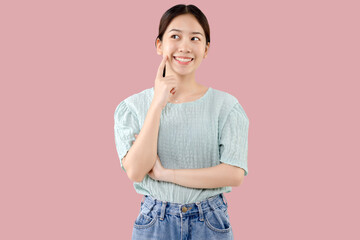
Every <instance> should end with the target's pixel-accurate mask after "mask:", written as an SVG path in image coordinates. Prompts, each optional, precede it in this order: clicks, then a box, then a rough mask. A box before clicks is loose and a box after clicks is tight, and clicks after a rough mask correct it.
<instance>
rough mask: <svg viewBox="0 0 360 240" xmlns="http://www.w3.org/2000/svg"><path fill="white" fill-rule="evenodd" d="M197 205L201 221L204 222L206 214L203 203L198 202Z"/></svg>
mask: <svg viewBox="0 0 360 240" xmlns="http://www.w3.org/2000/svg"><path fill="white" fill-rule="evenodd" d="M195 204H196V206H197V207H198V208H199V215H200V221H204V214H203V210H202V208H201V202H196V203H195Z"/></svg>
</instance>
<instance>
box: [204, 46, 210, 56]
mask: <svg viewBox="0 0 360 240" xmlns="http://www.w3.org/2000/svg"><path fill="white" fill-rule="evenodd" d="M209 48H210V43H208V44H207V45H206V46H205V53H204V58H206V56H207V54H208V52H209Z"/></svg>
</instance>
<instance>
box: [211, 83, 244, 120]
mask: <svg viewBox="0 0 360 240" xmlns="http://www.w3.org/2000/svg"><path fill="white" fill-rule="evenodd" d="M213 93H214V99H215V101H216V103H217V104H218V105H219V107H220V111H219V120H220V123H222V124H224V123H225V122H226V120H227V119H228V117H229V116H232V118H241V119H244V120H248V117H247V115H246V113H245V110H244V108H243V106H242V105H241V104H240V102H239V100H238V99H237V97H235V96H234V95H233V94H231V93H229V92H226V91H222V90H218V89H213Z"/></svg>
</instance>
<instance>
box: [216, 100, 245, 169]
mask: <svg viewBox="0 0 360 240" xmlns="http://www.w3.org/2000/svg"><path fill="white" fill-rule="evenodd" d="M248 132H249V119H248V117H247V115H246V113H245V111H244V109H243V108H242V106H241V105H240V103H239V102H237V103H236V104H235V105H234V107H233V108H232V109H231V110H230V113H229V114H228V115H227V117H226V120H225V124H224V126H223V128H222V130H221V132H220V141H219V151H220V162H223V163H227V164H230V165H233V166H237V167H241V168H242V169H244V171H245V176H246V175H247V174H248V167H247V153H248Z"/></svg>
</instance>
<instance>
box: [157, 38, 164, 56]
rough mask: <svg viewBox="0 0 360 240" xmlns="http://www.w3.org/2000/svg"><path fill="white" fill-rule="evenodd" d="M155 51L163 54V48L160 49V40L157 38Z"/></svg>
mask: <svg viewBox="0 0 360 240" xmlns="http://www.w3.org/2000/svg"><path fill="white" fill-rule="evenodd" d="M156 52H157V54H158V55H161V56H162V55H163V50H162V42H161V41H160V39H159V38H157V39H156Z"/></svg>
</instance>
